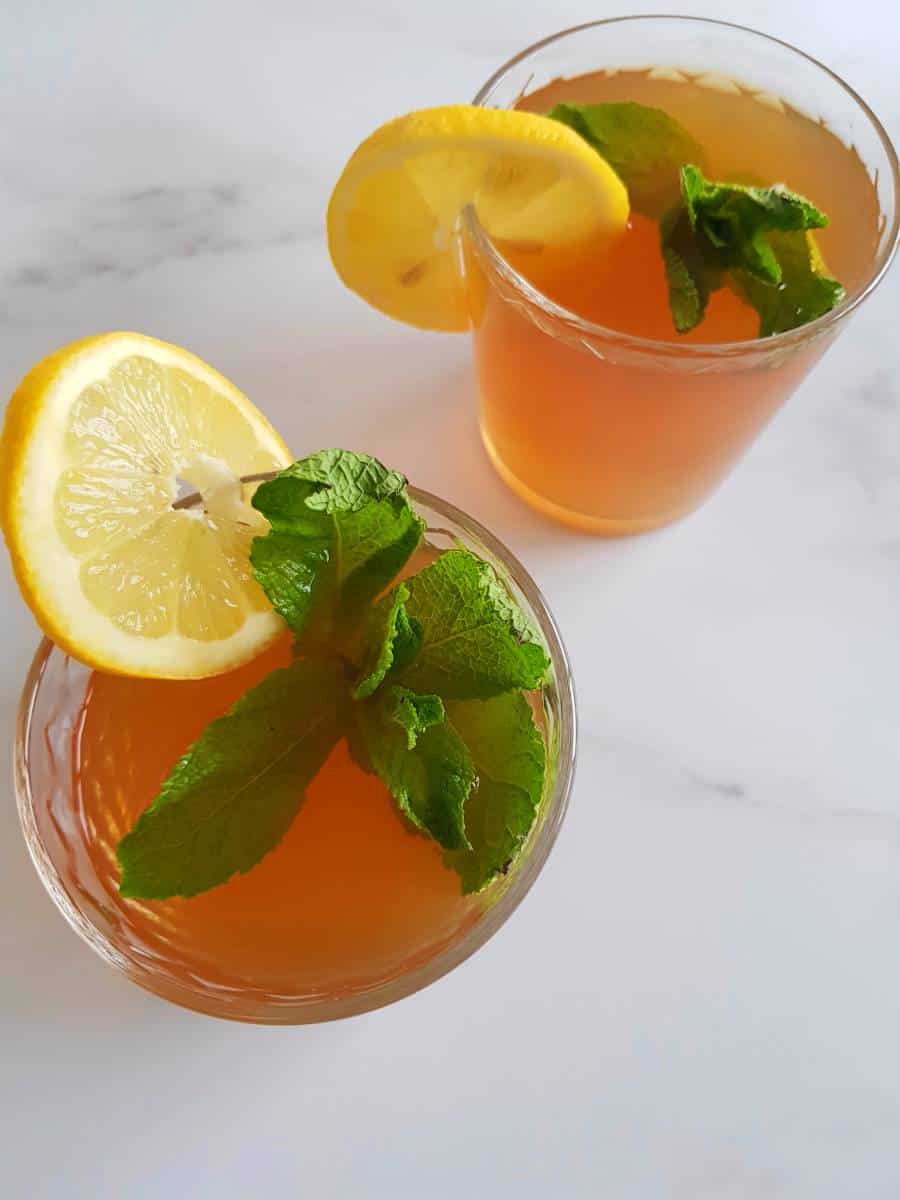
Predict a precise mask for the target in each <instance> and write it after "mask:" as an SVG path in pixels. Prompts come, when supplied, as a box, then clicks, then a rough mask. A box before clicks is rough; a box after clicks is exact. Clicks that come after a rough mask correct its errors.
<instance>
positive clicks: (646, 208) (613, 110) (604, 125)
mask: <svg viewBox="0 0 900 1200" xmlns="http://www.w3.org/2000/svg"><path fill="white" fill-rule="evenodd" d="M547 116H548V117H550V118H551V120H554V121H560V122H562V124H564V125H568V126H569V128H570V129H574V130H575V132H576V133H578V134H580V135H581V137H583V138H584V140H585V141H586V142H588V143H589V144H590V145H591V146H593V147H594V149H595V150H596V151H597V152H598V154H601V155H602V156H603V157H604V158H605V159H606V161H607V162H608V163H609V165H610V166H611V167H612V168H613V170H614V171H615V172H616V174H617V175H618V176H619V178H620V179H621V180H622V182H623V183H624V184H625V187H626V188H627V189H628V195H629V199H630V200H631V207H632V208H633V209H634V210H635V211H636V212H639V213H643V214H644V215H645V216H648V217H654V218H660V217H662V216H663V214H664V213H666V212H667V211H668V210H669V209H670V208H671V206H672V205H673V204H674V203H675V202H676V201H677V200H678V196H679V177H678V172H679V169H680V167H681V165H682V164H683V163H686V162H702V161H703V158H704V155H703V151H702V149H701V147H700V146H699V144H698V143H697V142H696V141H695V140H694V138H693V137H691V135H690V134H689V133H688V131H687V130H686V129H685V128H684V126H682V125H680V124H679V123H678V122H677V121H676V120H675V119H674V118H673V117H670V116H669V114H668V113H666V112H663V110H662V109H661V108H651V107H649V106H648V105H646V104H635V103H633V102H632V101H626V102H625V103H621V104H557V105H555V106H554V107H553V108H551V110H550V112H549V113H548V114H547Z"/></svg>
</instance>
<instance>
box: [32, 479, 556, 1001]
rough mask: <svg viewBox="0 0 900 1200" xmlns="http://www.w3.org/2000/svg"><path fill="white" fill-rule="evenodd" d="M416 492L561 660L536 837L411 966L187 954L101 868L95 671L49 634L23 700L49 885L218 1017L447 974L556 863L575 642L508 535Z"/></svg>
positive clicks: (548, 714)
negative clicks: (294, 979) (279, 976)
mask: <svg viewBox="0 0 900 1200" xmlns="http://www.w3.org/2000/svg"><path fill="white" fill-rule="evenodd" d="M410 494H411V498H412V501H413V504H414V506H415V508H416V510H417V511H418V512H419V514H420V515H421V516H422V517H423V518H424V520H425V522H426V524H427V527H428V533H427V535H426V542H427V544H428V545H430V546H431V547H433V548H435V549H436V550H445V549H451V548H453V547H454V546H457V545H459V544H460V543H461V544H462V545H464V546H467V547H468V548H469V549H471V550H473V551H474V552H475V553H477V554H478V555H480V556H481V557H482V558H484V559H486V560H487V561H488V562H490V563H492V564H493V566H494V567H495V569H496V570H497V572H498V574H499V575H500V578H501V579H502V580H503V581H504V583H505V585H506V587H507V588H508V590H509V592H510V594H511V595H512V596H513V597H514V598H515V600H516V601H517V602H518V603H519V604H520V605H521V607H522V609H523V610H524V612H525V613H526V614H527V615H528V616H529V617H530V618H531V621H532V623H533V625H534V626H535V628H536V629H538V630H539V631H540V634H541V636H542V638H543V641H544V644H545V647H546V650H547V653H548V655H549V657H550V660H551V664H552V669H551V674H550V679H549V682H548V684H547V686H546V688H545V689H544V690H543V691H542V693H541V697H540V699H541V706H542V713H541V715H542V718H543V725H544V730H545V736H546V741H547V747H548V765H549V769H548V771H547V778H546V783H545V792H544V797H543V801H542V805H541V809H540V813H539V817H538V820H537V822H536V823H535V827H534V829H533V831H532V833H531V835H530V837H529V841H528V843H527V845H526V847H525V848H524V850H523V851H522V853H521V855H520V856H519V858H518V859H517V860H516V862H515V864H514V866H513V868H512V869H511V870H510V871H509V873H508V874H507V875H506V876H504V877H503V878H502V879H500V880H499V881H497V882H496V883H494V884H492V885H491V886H490V887H489V888H488V889H487V890H486V891H485V892H484V893H482V894H480V895H478V896H476V897H473V898H472V908H471V910H470V911H468V912H467V918H466V920H465V922H464V923H463V924H462V925H461V926H460V928H459V929H458V931H457V933H456V934H455V935H454V936H452V937H451V938H450V940H446V939H444V940H442V941H441V942H440V943H435V944H429V945H428V946H425V947H423V949H422V951H421V953H419V954H417V955H416V956H415V958H414V960H411V961H409V962H407V963H405V964H404V966H403V968H402V970H399V971H398V970H396V969H393V970H385V971H384V972H383V973H382V974H380V975H373V976H370V977H368V978H363V979H360V978H358V977H352V978H351V977H349V976H348V978H347V979H346V980H340V979H337V980H336V978H335V975H334V972H333V971H332V974H331V976H330V977H329V979H328V981H327V983H325V984H323V985H322V986H310V984H309V981H308V980H305V981H304V983H303V984H302V985H301V984H295V985H291V983H290V981H289V980H288V981H285V980H281V981H280V983H279V986H278V987H277V988H275V987H273V986H271V985H270V984H267V983H265V982H264V981H261V980H260V979H258V978H254V977H253V976H252V974H248V975H247V977H244V978H230V979H228V980H227V982H226V981H223V980H222V979H221V978H218V977H214V976H213V975H212V974H211V973H207V974H204V972H203V970H201V969H198V968H197V967H196V966H195V964H194V963H193V962H191V963H185V962H184V961H182V960H181V959H180V958H179V957H178V955H179V950H178V947H177V946H176V945H175V943H174V941H173V940H172V939H171V938H168V937H166V936H164V935H163V933H160V935H159V936H156V935H154V934H153V933H152V931H151V933H149V934H148V919H147V916H146V914H142V913H141V912H140V911H139V909H140V905H141V903H142V902H141V901H135V900H128V899H123V898H122V897H120V896H119V895H118V892H117V890H116V888H115V886H114V881H113V886H110V872H109V870H108V869H107V871H106V873H105V876H104V875H103V873H102V872H101V871H99V870H98V866H97V863H98V859H99V860H100V861H101V862H103V861H106V862H110V861H111V862H114V861H115V847H114V844H113V843H110V844H104V845H102V846H99V847H98V846H97V845H96V844H92V843H91V837H92V833H91V831H90V830H88V829H87V828H85V824H84V822H83V820H82V819H81V816H80V809H79V804H78V803H77V797H76V789H77V786H78V784H77V775H78V769H79V763H78V753H79V732H78V731H79V722H80V721H81V719H82V714H83V711H84V702H85V697H86V694H87V690H88V687H89V684H90V680H91V671H90V670H89V669H88V668H86V667H84V666H82V665H81V664H79V663H77V662H74V661H73V660H72V659H70V658H68V657H67V656H66V655H65V654H64V653H63V652H62V651H61V650H59V649H58V648H57V647H55V646H54V645H53V644H52V643H51V642H49V641H46V640H45V641H44V642H43V643H42V644H41V646H40V648H39V649H38V652H37V655H36V657H35V659H34V662H33V664H32V667H31V671H30V673H29V676H28V679H27V681H26V684H25V688H24V691H23V694H22V701H21V706H20V711H19V721H18V734H17V741H16V753H15V784H16V795H17V800H18V808H19V816H20V819H21V823H22V829H23V831H24V834H25V839H26V841H27V843H28V848H29V850H30V852H31V857H32V859H33V861H34V865H35V867H36V868H37V871H38V874H39V875H40V877H41V879H42V881H43V883H44V886H45V887H46V889H47V891H48V892H49V893H50V895H51V897H52V898H53V900H54V901H55V903H56V905H57V907H58V908H59V910H60V911H61V912H62V914H63V916H65V917H66V919H67V920H68V921H69V923H70V925H71V926H72V927H73V929H75V931H76V932H77V933H78V934H80V936H81V937H82V938H83V939H84V940H85V941H86V942H87V943H88V945H89V946H91V947H92V948H93V949H94V950H95V951H96V952H97V953H98V954H99V955H100V957H101V958H103V959H104V960H105V961H106V962H107V963H109V964H110V965H111V966H113V967H115V968H116V969H117V970H119V971H121V972H122V973H123V974H125V975H126V976H128V978H129V979H131V980H133V981H134V982H135V983H137V984H140V985H141V986H142V987H144V988H147V989H148V990H149V991H151V992H155V993H157V994H158V995H160V996H162V997H164V998H165V999H167V1000H171V1001H173V1002H174V1003H176V1004H181V1005H184V1006H185V1007H187V1008H192V1009H196V1010H198V1011H199V1012H203V1013H207V1014H209V1015H211V1016H218V1017H229V1018H232V1019H234V1020H241V1021H252V1022H259V1023H267V1024H301V1023H307V1022H314V1021H327V1020H333V1019H336V1018H338V1017H346V1016H352V1015H354V1014H356V1013H362V1012H366V1011H368V1010H370V1009H373V1008H379V1007H380V1006H382V1005H384V1004H389V1003H391V1002H392V1001H394V1000H399V999H401V998H402V997H403V996H407V995H409V994H410V993H411V992H415V991H417V990H418V989H419V988H422V987H425V986H426V985H427V984H429V983H432V982H434V980H436V979H439V978H440V977H441V976H442V975H444V974H446V973H447V972H448V971H450V970H452V968H453V967H455V966H457V965H458V964H459V963H461V962H462V961H463V960H464V959H466V958H468V957H469V955H470V954H472V953H474V951H476V950H477V949H479V947H481V946H483V945H484V943H485V942H486V941H487V940H488V939H489V938H490V937H492V936H493V934H494V933H496V932H497V930H498V929H499V928H500V926H501V925H502V924H503V923H504V921H506V919H507V918H508V917H509V916H510V914H511V913H512V912H513V910H514V909H516V908H517V907H518V905H519V904H520V903H521V902H522V900H523V898H524V896H525V894H526V893H527V892H528V890H529V889H530V888H531V885H532V884H533V883H534V881H535V879H536V878H537V876H538V873H539V872H540V870H541V868H542V866H543V865H544V862H545V861H546V859H547V855H548V854H549V852H550V849H551V847H552V845H553V843H554V841H555V839H556V836H557V834H558V832H559V829H560V826H561V825H562V821H563V818H564V816H565V813H566V808H567V805H568V800H569V792H570V788H571V785H572V778H573V772H574V767H575V736H576V730H575V723H576V722H575V699H574V693H573V688H572V678H571V673H570V670H569V664H568V661H567V658H566V653H565V650H564V648H563V644H562V641H561V640H560V637H559V633H558V631H557V629H556V625H555V624H554V621H553V618H552V616H551V615H550V612H549V611H548V609H547V605H546V603H545V602H544V599H543V597H542V596H541V593H540V591H539V590H538V588H537V586H536V585H535V583H534V581H533V580H532V579H531V577H530V576H529V575H528V573H527V571H526V570H525V568H524V567H523V566H522V565H521V563H519V562H518V560H517V559H516V558H515V557H514V556H513V555H512V554H511V553H510V551H509V550H507V549H506V547H505V546H503V545H502V544H501V543H500V542H499V541H498V540H497V539H496V538H495V537H494V536H493V535H492V534H491V533H490V532H488V530H487V529H485V528H484V527H483V526H482V525H480V524H479V523H478V522H477V521H474V520H473V519H472V518H471V517H468V516H466V515H465V514H464V513H462V512H460V511H459V510H458V509H456V508H454V507H453V506H452V505H450V504H447V503H445V502H444V501H443V500H439V499H438V498H437V497H435V496H432V495H429V494H428V493H427V492H422V491H418V490H417V489H415V488H412V489H410ZM160 719H163V716H162V714H161V716H160ZM109 801H110V803H113V801H114V797H112V796H110V797H109ZM97 836H98V834H97V831H96V830H95V831H94V832H93V837H94V838H96V837H97ZM411 836H412V835H411ZM98 852H99V853H98ZM276 853H277V851H276ZM184 903H188V904H189V903H191V902H190V901H185V902H184ZM331 965H332V966H334V965H335V964H331ZM337 966H338V967H339V966H340V964H337ZM339 973H340V972H338V974H339Z"/></svg>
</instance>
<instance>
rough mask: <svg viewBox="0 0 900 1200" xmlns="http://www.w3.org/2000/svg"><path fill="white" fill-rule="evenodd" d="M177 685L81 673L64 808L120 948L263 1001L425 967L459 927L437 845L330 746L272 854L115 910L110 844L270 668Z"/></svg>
mask: <svg viewBox="0 0 900 1200" xmlns="http://www.w3.org/2000/svg"><path fill="white" fill-rule="evenodd" d="M289 658H290V647H289V644H288V643H287V642H285V644H283V645H280V646H279V647H277V648H276V649H275V650H273V651H270V652H269V653H268V654H266V655H263V656H262V657H261V658H259V659H257V660H256V661H255V662H253V663H251V664H250V665H249V666H246V667H243V668H241V669H240V670H237V671H233V672H231V673H230V674H228V675H220V676H218V677H215V678H212V679H205V680H197V681H190V682H174V681H172V682H170V681H164V680H151V679H132V678H125V677H122V676H112V675H101V674H97V673H95V674H94V675H93V676H92V678H91V682H90V685H89V689H88V692H87V695H86V698H85V702H84V706H83V708H82V712H81V718H80V720H79V721H78V723H77V725H76V732H75V736H76V737H77V739H78V745H77V748H76V754H75V755H74V756H73V762H74V764H75V766H74V774H75V778H74V780H73V784H74V787H73V797H74V802H75V805H76V814H77V818H78V820H79V822H80V824H81V826H82V829H83V841H84V844H85V846H86V848H87V851H88V853H89V854H90V856H91V859H92V863H93V867H94V872H95V874H96V877H97V879H98V880H99V882H100V884H101V886H102V888H103V890H104V892H105V893H106V896H105V903H106V904H108V905H110V906H114V907H115V908H116V909H117V910H119V915H120V919H121V920H123V921H125V922H127V923H128V924H129V926H130V928H131V937H132V940H133V941H136V942H139V943H140V944H142V945H143V946H144V948H145V953H146V954H147V955H149V956H153V955H156V956H158V957H159V958H160V959H161V960H165V963H166V970H167V971H168V972H169V973H171V974H174V976H175V977H176V979H177V978H178V977H179V976H181V977H183V979H184V980H187V979H188V978H190V977H196V976H199V977H201V978H202V979H204V980H205V981H206V982H207V983H208V984H210V985H212V986H214V987H231V988H240V989H247V988H249V989H253V990H256V991H259V992H263V993H269V994H271V993H278V992H280V991H283V992H291V993H315V992H316V991H322V992H327V993H330V994H334V993H335V992H338V993H339V992H340V990H341V989H342V988H354V989H355V988H359V987H362V986H366V985H369V984H372V983H374V982H376V981H381V980H383V979H385V978H389V977H391V976H393V975H396V974H398V973H400V972H402V971H404V970H407V969H408V968H409V967H410V966H412V965H413V964H415V963H417V962H420V961H423V960H425V959H427V958H429V957H431V956H432V955H433V954H435V953H436V952H437V951H438V950H440V948H441V947H442V946H443V945H445V944H446V943H447V942H448V941H449V940H450V939H452V938H454V937H455V936H457V935H458V934H459V933H460V931H461V930H462V929H463V928H465V927H466V925H467V924H468V923H469V922H471V921H472V920H473V918H474V916H475V915H476V914H477V912H479V911H480V908H481V907H482V906H483V904H484V898H483V897H482V898H479V899H475V898H472V897H464V896H463V895H462V894H461V891H460V883H459V877H458V876H457V875H456V874H455V873H454V872H452V871H449V870H447V869H445V868H444V867H443V865H442V863H441V854H440V850H439V848H438V847H437V846H436V845H435V844H434V843H432V842H431V841H430V840H428V839H426V838H424V837H421V836H419V835H417V834H415V833H413V832H412V831H411V830H410V829H409V828H408V827H407V826H406V825H405V824H404V822H403V821H402V819H401V818H400V816H399V815H398V813H397V810H396V806H395V804H394V802H393V800H392V799H391V797H390V795H389V794H388V792H387V790H386V788H385V787H384V785H383V784H382V783H381V782H380V781H379V780H377V779H375V778H374V777H373V776H371V775H368V774H366V773H365V772H364V771H362V770H361V769H360V768H359V767H358V766H356V765H355V763H353V761H352V760H351V759H350V757H349V754H348V752H347V747H346V743H343V742H342V743H340V744H339V745H338V746H337V747H336V749H335V750H334V752H333V753H332V755H331V758H330V759H329V760H328V762H327V763H326V764H325V766H324V767H323V769H322V770H321V771H320V773H319V775H318V776H317V777H316V779H315V780H314V781H313V784H312V786H311V787H310V789H309V791H308V793H307V799H306V801H305V803H304V805H303V807H302V809H301V810H300V813H299V815H298V817H297V818H296V820H295V821H294V823H293V825H292V826H291V828H290V830H289V831H288V833H287V835H286V837H285V838H284V840H283V841H282V842H281V844H280V845H279V846H278V847H277V848H276V849H275V850H274V851H273V852H272V853H271V854H269V855H267V856H266V858H264V859H263V860H262V862H260V863H259V864H258V865H257V866H255V867H254V868H253V869H252V870H251V871H249V872H248V873H247V874H246V875H239V876H235V877H234V878H233V879H231V880H230V882H228V883H226V884H223V885H222V886H221V887H217V888H213V889H212V890H211V891H209V892H206V893H204V894H203V895H200V896H195V897H192V898H191V899H174V900H167V901H146V900H124V899H122V898H121V897H120V896H119V895H118V890H117V889H118V882H119V870H118V866H117V863H116V858H115V847H116V845H117V843H118V841H119V839H120V838H121V837H122V836H123V835H124V834H125V833H126V832H127V831H128V830H129V829H130V827H131V826H132V825H133V823H134V821H135V820H136V818H137V817H138V815H139V814H140V813H141V811H142V810H143V809H144V808H145V807H146V806H147V805H148V804H149V803H150V801H151V800H152V799H153V797H154V796H155V795H156V793H157V791H158V790H159V787H160V784H161V783H162V781H163V780H164V779H165V777H166V775H168V773H169V771H170V770H171V769H172V766H173V765H174V763H175V762H176V761H177V759H178V758H179V756H180V755H181V754H182V753H183V752H184V751H185V750H186V749H187V747H188V745H189V744H190V743H191V742H192V741H194V740H196V738H197V737H198V736H199V734H200V733H201V732H202V730H203V729H204V728H205V726H206V725H207V724H208V723H209V722H210V721H211V720H213V718H215V717H217V716H220V715H221V714H222V713H223V712H224V711H225V710H226V709H227V708H228V707H229V706H230V705H231V704H232V703H233V702H234V701H235V700H237V699H238V698H239V697H240V696H241V695H243V693H244V692H245V691H246V690H247V689H248V688H249V687H252V686H253V685H254V684H255V683H257V682H258V681H259V680H260V679H262V678H263V677H264V676H265V675H266V674H267V673H268V672H269V671H271V670H273V669H274V668H275V667H276V666H282V665H284V664H285V663H286V662H287V661H289Z"/></svg>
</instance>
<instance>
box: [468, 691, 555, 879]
mask: <svg viewBox="0 0 900 1200" xmlns="http://www.w3.org/2000/svg"><path fill="white" fill-rule="evenodd" d="M448 715H449V717H450V720H451V721H452V723H453V727H454V729H456V731H457V732H458V733H459V735H460V737H462V739H463V741H464V742H465V743H466V746H467V747H468V749H469V753H470V754H471V756H472V763H473V765H474V768H475V772H476V774H477V776H478V783H477V786H476V788H475V790H474V791H473V792H472V794H471V795H470V796H469V799H468V802H467V803H466V809H465V821H466V835H467V836H468V839H469V842H470V843H471V849H469V850H454V851H451V852H448V853H447V854H445V856H444V862H445V863H446V865H447V866H448V867H452V868H453V869H454V870H455V871H457V872H458V873H459V875H460V878H461V880H462V887H463V891H464V892H477V891H480V890H481V889H482V888H483V887H486V886H487V885H488V884H489V883H490V882H491V880H492V879H494V878H495V877H496V876H497V875H499V874H501V873H502V872H504V871H505V870H507V868H508V867H509V864H510V863H511V862H512V860H513V859H514V858H515V857H516V855H517V854H518V853H519V851H520V850H521V849H522V846H523V844H524V842H525V839H526V837H527V836H528V834H529V832H530V830H531V827H532V825H533V824H534V821H535V818H536V816H537V813H538V809H539V807H540V804H541V799H542V797H543V794H544V775H545V771H546V750H545V747H544V739H543V737H542V736H541V734H540V731H539V730H538V728H537V726H536V725H535V723H534V716H533V714H532V711H531V706H530V705H529V703H528V701H527V700H526V699H525V697H524V696H523V695H522V693H521V692H509V693H507V694H506V695H503V696H497V697H495V698H494V699H493V700H470V701H464V702H459V701H455V702H452V703H451V704H450V705H449V708H448Z"/></svg>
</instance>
